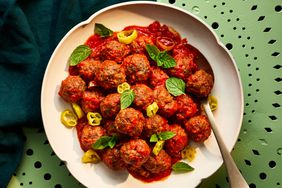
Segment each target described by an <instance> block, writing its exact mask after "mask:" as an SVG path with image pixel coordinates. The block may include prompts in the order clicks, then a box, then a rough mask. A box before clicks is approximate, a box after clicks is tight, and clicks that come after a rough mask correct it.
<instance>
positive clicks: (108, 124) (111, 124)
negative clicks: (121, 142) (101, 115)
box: [103, 120, 121, 136]
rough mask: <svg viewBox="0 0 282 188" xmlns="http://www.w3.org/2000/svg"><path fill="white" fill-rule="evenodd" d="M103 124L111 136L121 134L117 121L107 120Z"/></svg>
mask: <svg viewBox="0 0 282 188" xmlns="http://www.w3.org/2000/svg"><path fill="white" fill-rule="evenodd" d="M103 126H104V128H105V129H106V131H107V135H110V136H113V135H118V136H120V135H121V133H120V132H118V131H117V129H116V127H115V121H112V120H106V121H105V123H104V125H103Z"/></svg>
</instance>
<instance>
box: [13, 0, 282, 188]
mask: <svg viewBox="0 0 282 188" xmlns="http://www.w3.org/2000/svg"><path fill="white" fill-rule="evenodd" d="M160 2H165V3H170V4H173V5H175V6H178V7H181V8H184V9H186V10H187V11H189V12H192V13H194V14H195V15H196V16H197V17H199V18H201V19H202V20H203V21H205V22H206V23H208V24H209V25H210V26H211V27H212V28H213V29H214V31H215V32H216V33H217V35H218V36H219V38H220V40H221V41H222V42H223V43H224V44H225V45H226V47H227V48H228V49H229V50H230V52H231V53H232V55H233V56H234V58H235V61H236V63H237V65H238V68H239V70H240V74H241V78H242V82H243V89H244V97H245V111H244V119H243V125H242V130H241V133H240V136H239V138H238V141H237V143H236V145H235V147H234V150H233V152H232V156H233V157H234V159H235V162H236V163H237V165H238V167H239V168H240V170H241V171H242V174H243V175H244V176H245V178H246V180H247V182H248V183H249V185H250V187H251V188H256V187H257V188H260V187H262V188H264V187H271V188H275V187H282V167H281V166H282V144H281V139H279V138H280V137H281V134H282V121H281V118H282V108H281V105H282V103H281V101H282V85H281V80H282V71H281V70H282V58H281V52H282V24H281V23H282V6H281V4H282V1H281V0H272V1H271V0H268V1H266V0H256V1H254V0H253V1H251V0H237V1H235V0H234V1H216V0H169V1H167V0H160ZM25 135H26V143H25V153H24V158H23V160H22V163H21V165H20V166H19V167H18V169H17V171H16V172H15V174H14V176H13V178H12V179H11V182H10V184H9V187H10V188H18V187H35V188H37V187H40V188H52V187H54V188H60V187H66V188H79V187H83V186H82V185H81V184H80V183H79V182H77V180H75V179H74V178H73V177H72V176H71V174H70V173H69V172H68V170H67V168H66V166H65V165H64V163H63V162H62V161H60V160H59V159H58V158H57V156H56V155H55V154H54V152H53V151H52V149H51V147H50V145H49V143H48V141H47V139H46V135H45V133H44V130H43V129H31V128H29V129H25ZM225 187H228V180H227V176H226V172H225V169H224V168H223V167H221V168H220V169H219V170H218V171H217V172H216V173H215V174H214V175H212V176H211V177H209V178H208V179H206V180H204V181H203V182H202V184H201V185H200V186H199V188H225Z"/></svg>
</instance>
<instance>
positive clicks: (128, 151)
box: [120, 139, 151, 168]
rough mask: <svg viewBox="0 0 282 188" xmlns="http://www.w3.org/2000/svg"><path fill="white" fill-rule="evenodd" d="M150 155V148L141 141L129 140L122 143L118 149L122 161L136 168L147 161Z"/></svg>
mask: <svg viewBox="0 0 282 188" xmlns="http://www.w3.org/2000/svg"><path fill="white" fill-rule="evenodd" d="M150 153H151V149H150V147H149V146H148V144H147V143H146V142H145V141H144V140H142V139H134V140H130V141H129V142H126V143H124V144H123V145H122V146H121V149H120V155H121V158H122V159H123V161H124V162H125V163H126V164H128V165H132V166H134V167H137V168H138V167H140V166H141V165H142V164H144V163H145V162H146V161H147V160H148V158H149V156H150Z"/></svg>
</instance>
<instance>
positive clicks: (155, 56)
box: [146, 44, 176, 69]
mask: <svg viewBox="0 0 282 188" xmlns="http://www.w3.org/2000/svg"><path fill="white" fill-rule="evenodd" d="M146 50H147V52H148V54H149V56H150V57H151V59H152V60H154V61H155V62H157V65H158V66H159V67H163V68H165V69H167V68H172V67H174V66H176V62H175V60H174V59H173V57H171V56H170V55H169V54H168V53H167V51H160V50H159V49H158V48H157V47H156V46H155V45H151V44H146Z"/></svg>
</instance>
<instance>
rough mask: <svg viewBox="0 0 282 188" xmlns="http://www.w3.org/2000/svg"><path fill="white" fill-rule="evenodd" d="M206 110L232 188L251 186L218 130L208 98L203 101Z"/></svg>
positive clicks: (247, 187)
mask: <svg viewBox="0 0 282 188" xmlns="http://www.w3.org/2000/svg"><path fill="white" fill-rule="evenodd" d="M202 104H203V106H204V109H205V112H206V114H207V116H208V119H209V121H210V123H211V126H212V130H213V133H214V135H215V138H216V140H217V143H218V146H219V149H220V151H221V155H222V158H223V161H224V163H225V167H226V170H227V174H228V177H229V185H230V187H231V188H249V185H248V184H247V182H246V180H245V179H244V177H243V176H242V174H241V173H240V171H239V169H238V168H237V166H236V164H235V162H234V160H233V158H232V156H231V155H230V153H229V151H228V150H227V148H226V146H225V144H224V142H223V140H222V138H221V136H220V133H219V131H218V128H217V126H216V123H215V119H214V116H213V113H212V111H211V108H210V105H209V103H208V100H204V101H203V102H202Z"/></svg>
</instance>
